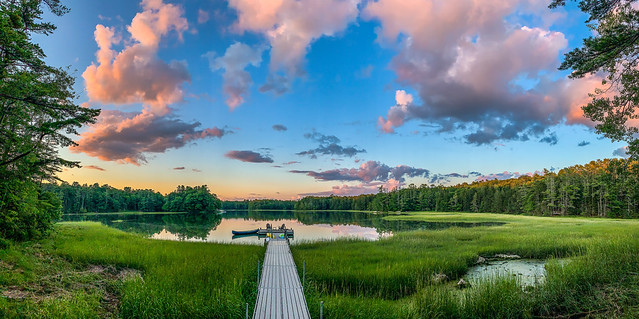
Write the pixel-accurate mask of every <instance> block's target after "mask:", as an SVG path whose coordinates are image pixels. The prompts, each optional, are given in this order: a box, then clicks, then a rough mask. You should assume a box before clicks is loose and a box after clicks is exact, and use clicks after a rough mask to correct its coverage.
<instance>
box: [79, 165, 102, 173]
mask: <svg viewBox="0 0 639 319" xmlns="http://www.w3.org/2000/svg"><path fill="white" fill-rule="evenodd" d="M82 167H83V168H87V169H94V170H96V171H102V172H104V171H106V170H105V169H104V168H102V167H100V166H96V165H87V166H82Z"/></svg>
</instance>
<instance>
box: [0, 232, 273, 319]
mask: <svg viewBox="0 0 639 319" xmlns="http://www.w3.org/2000/svg"><path fill="white" fill-rule="evenodd" d="M56 230H57V231H56V234H55V235H54V236H51V238H48V239H45V240H41V241H38V242H31V243H15V244H13V246H12V247H10V248H8V249H0V291H2V294H3V296H2V297H0V318H243V316H244V310H245V305H246V303H249V304H250V305H251V307H252V306H253V305H254V304H255V297H256V296H255V292H256V278H257V267H256V266H257V262H258V260H259V259H261V258H262V256H263V255H264V248H263V247H259V246H248V245H219V244H212V243H185V242H171V241H158V240H151V239H145V238H142V237H141V236H139V235H134V234H128V233H124V232H122V231H119V230H116V229H113V228H109V227H106V226H102V225H100V224H98V223H60V224H57V225H56ZM7 295H8V296H10V297H5V296H7Z"/></svg>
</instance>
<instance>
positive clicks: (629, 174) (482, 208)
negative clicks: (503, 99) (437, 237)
mask: <svg viewBox="0 0 639 319" xmlns="http://www.w3.org/2000/svg"><path fill="white" fill-rule="evenodd" d="M295 209H298V210H371V211H440V212H444V211H458V212H492V213H507V214H530V215H581V216H601V217H621V218H637V217H639V164H638V163H637V162H636V161H630V160H624V159H605V160H597V161H592V162H590V163H588V164H586V165H576V166H571V167H568V168H565V169H562V170H560V171H559V172H557V173H554V172H549V171H544V174H543V175H534V176H522V177H519V178H517V179H508V180H491V181H484V182H474V183H472V184H466V183H464V184H460V185H456V186H449V187H444V186H433V185H421V186H419V187H417V186H415V185H412V184H411V185H409V186H408V187H407V188H403V189H395V190H392V191H385V190H383V191H381V192H380V193H378V194H374V195H360V196H354V197H338V196H330V197H305V198H302V199H300V200H299V201H298V202H297V203H296V204H295Z"/></svg>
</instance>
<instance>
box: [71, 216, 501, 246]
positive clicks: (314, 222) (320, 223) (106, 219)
mask: <svg viewBox="0 0 639 319" xmlns="http://www.w3.org/2000/svg"><path fill="white" fill-rule="evenodd" d="M383 217H384V215H377V214H370V213H362V212H334V211H333V212H325V211H320V212H292V211H227V212H226V213H223V214H213V213H195V214H194V213H183V214H163V213H159V214H92V215H86V214H84V215H65V216H63V221H82V220H90V221H99V222H102V223H103V224H105V225H108V226H111V227H114V228H118V229H121V230H124V231H129V232H136V233H141V234H144V235H146V236H149V237H151V238H156V239H168V240H188V241H210V242H234V243H244V244H260V243H262V240H261V239H259V238H258V237H257V236H248V237H240V238H236V239H233V234H232V232H231V231H232V230H249V229H256V228H264V227H265V225H266V223H270V224H273V225H278V226H279V225H281V224H286V226H287V227H288V228H293V229H294V231H295V237H294V240H295V241H318V240H330V239H337V238H342V237H356V238H363V239H368V240H377V239H379V238H382V237H386V236H392V234H393V233H394V232H398V231H407V230H417V229H443V228H447V227H451V226H458V227H476V226H491V225H501V224H503V223H446V222H423V221H406V220H387V219H384V218H383Z"/></svg>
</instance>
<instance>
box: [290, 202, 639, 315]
mask: <svg viewBox="0 0 639 319" xmlns="http://www.w3.org/2000/svg"><path fill="white" fill-rule="evenodd" d="M387 218H391V219H399V220H419V221H453V222H455V221H457V222H461V221H464V222H486V221H501V222H506V224H504V225H501V226H489V227H475V228H456V227H452V228H448V229H442V230H433V231H412V232H403V233H397V234H395V236H393V237H390V238H386V239H382V240H380V241H378V242H365V241H355V240H337V241H332V242H323V243H311V244H300V245H294V246H292V251H293V255H294V257H295V260H296V261H297V263H298V265H299V264H301V263H302V262H303V261H306V271H307V279H308V280H309V282H310V283H309V285H308V286H307V294H308V297H309V305H312V304H314V303H318V302H319V300H320V299H321V300H323V301H324V307H325V308H324V310H325V313H326V314H327V315H329V316H330V317H333V318H335V317H339V318H431V317H435V318H499V317H501V318H520V317H523V318H527V317H561V316H571V315H574V314H578V313H582V312H583V313H585V312H592V316H599V315H601V316H602V317H623V316H627V317H633V316H639V308H638V307H636V306H635V305H637V304H639V288H637V284H638V283H639V276H638V275H637V274H638V273H639V221H636V220H609V219H592V218H557V217H553V218H548V217H534V216H517V215H502V214H477V213H452V214H449V213H423V212H421V213H409V214H406V215H400V216H389V217H387ZM498 253H506V254H517V255H520V256H522V257H524V258H536V259H551V260H552V259H556V258H565V257H570V258H571V260H572V261H571V262H570V263H568V264H567V265H565V266H564V265H563V264H561V263H558V262H552V261H551V262H550V263H549V265H548V267H547V280H546V282H545V283H544V284H542V285H540V286H537V287H534V288H530V289H526V291H524V290H522V287H521V286H519V285H518V283H517V282H516V280H515V279H514V278H512V277H511V278H509V277H502V278H494V279H492V280H488V281H486V282H483V283H481V284H479V285H475V286H474V287H472V288H470V289H465V290H459V289H458V288H456V286H455V283H456V282H457V280H459V279H460V278H463V277H464V275H465V273H466V272H467V270H468V269H469V267H471V266H472V265H473V264H475V262H476V261H477V260H478V257H479V256H491V255H495V254H498ZM438 274H444V275H446V276H447V277H448V278H449V279H448V280H447V281H444V282H438V281H437V280H435V279H434V278H436V275H438ZM610 291H613V292H614V294H611V293H610ZM315 308H317V307H311V311H313V310H314V309H315ZM389 309H392V311H389ZM315 312H317V311H315Z"/></svg>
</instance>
